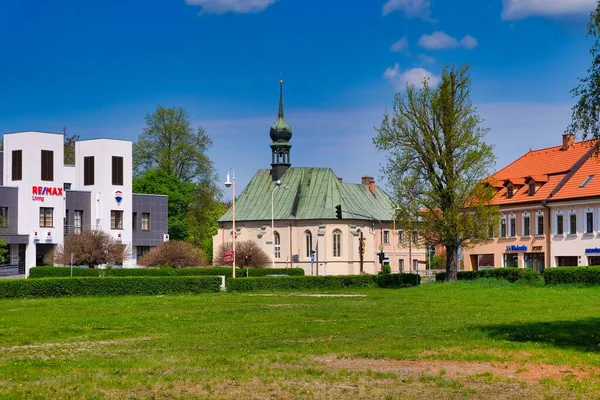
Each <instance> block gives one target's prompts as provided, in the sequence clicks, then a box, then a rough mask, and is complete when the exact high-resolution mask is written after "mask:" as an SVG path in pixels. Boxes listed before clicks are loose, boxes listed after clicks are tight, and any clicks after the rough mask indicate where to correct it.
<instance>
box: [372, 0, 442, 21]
mask: <svg viewBox="0 0 600 400" xmlns="http://www.w3.org/2000/svg"><path fill="white" fill-rule="evenodd" d="M394 11H402V12H403V13H404V15H406V16H407V17H408V18H421V19H424V20H431V18H430V17H429V16H430V15H431V2H430V0H388V1H387V2H386V3H385V4H384V5H383V11H382V14H383V15H388V14H391V13H393V12H394Z"/></svg>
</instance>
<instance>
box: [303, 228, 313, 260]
mask: <svg viewBox="0 0 600 400" xmlns="http://www.w3.org/2000/svg"><path fill="white" fill-rule="evenodd" d="M312 244H313V241H312V232H311V231H309V230H308V229H307V230H305V231H304V247H305V249H306V253H305V254H306V257H308V258H310V253H311V251H312Z"/></svg>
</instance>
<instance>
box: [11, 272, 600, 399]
mask: <svg viewBox="0 0 600 400" xmlns="http://www.w3.org/2000/svg"><path fill="white" fill-rule="evenodd" d="M320 293H323V292H320ZM329 293H336V294H341V293H354V294H357V295H360V296H357V297H314V296H298V295H296V294H294V293H290V292H287V293H276V294H262V295H261V294H239V293H238V294H232V293H219V294H207V295H197V296H172V297H168V296H165V297H85V298H60V299H27V300H2V301H0V398H2V399H4V398H16V399H19V398H23V399H52V398H57V399H70V398H77V399H78V398H86V399H88V398H89V399H105V398H108V399H113V398H115V399H121V398H124V399H129V398H134V399H137V398H159V399H163V398H164V399H171V398H237V399H247V398H255V399H265V398H270V399H292V398H303V399H304V398H317V399H340V398H342V399H343V398H365V399H371V398H382V399H388V398H389V399H397V398H416V399H421V398H423V399H425V398H427V399H430V398H469V399H471V398H482V399H498V398H506V399H514V398H523V399H536V398H540V399H541V398H555V399H565V398H598V397H600V312H599V311H600V287H594V288H575V287H570V288H566V287H528V286H523V285H519V284H514V285H513V284H508V283H506V282H503V281H488V280H480V281H472V282H457V283H454V284H427V285H423V286H421V287H415V288H410V289H400V290H393V289H360V290H345V291H330V292H329Z"/></svg>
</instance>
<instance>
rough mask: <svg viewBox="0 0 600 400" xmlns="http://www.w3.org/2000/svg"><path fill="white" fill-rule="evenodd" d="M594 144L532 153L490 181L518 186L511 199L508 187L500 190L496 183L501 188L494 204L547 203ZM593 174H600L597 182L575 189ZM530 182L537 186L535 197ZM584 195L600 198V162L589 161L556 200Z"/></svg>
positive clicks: (514, 189) (589, 142) (519, 159)
mask: <svg viewBox="0 0 600 400" xmlns="http://www.w3.org/2000/svg"><path fill="white" fill-rule="evenodd" d="M594 143H595V142H593V141H586V142H578V143H573V145H572V146H570V147H569V148H568V149H567V150H563V146H555V147H549V148H545V149H540V150H532V151H529V152H528V153H526V154H524V155H523V156H521V157H520V158H518V159H517V160H515V161H514V162H512V163H511V164H509V165H507V166H506V167H504V168H502V169H501V170H500V171H498V172H496V173H495V174H494V175H492V176H491V177H489V178H488V182H490V183H491V184H492V182H499V183H500V184H503V186H507V185H508V183H509V182H510V183H512V184H513V185H514V187H513V196H512V197H510V198H509V197H508V196H507V188H506V187H503V188H499V185H497V184H492V186H494V187H496V188H498V189H499V190H498V192H497V193H496V195H495V196H494V198H493V199H492V204H496V205H505V204H517V203H525V202H542V201H544V200H547V199H548V197H549V196H550V193H551V192H552V191H553V190H554V189H555V188H557V186H558V185H559V183H561V181H562V180H563V178H565V177H566V176H567V174H568V173H569V172H570V171H571V170H572V169H573V168H574V167H575V166H576V165H577V163H578V161H580V160H582V158H583V157H584V156H587V155H588V154H589V153H590V150H591V149H592V146H593V145H594ZM592 171H597V172H598V177H597V179H596V177H594V178H593V179H592V180H591V181H590V182H589V183H588V185H586V188H583V189H585V190H575V189H577V188H578V187H579V185H581V183H582V182H583V181H584V180H585V178H586V177H587V176H589V175H591V174H594V172H592ZM529 179H531V180H532V181H533V182H535V183H536V191H535V194H534V195H533V196H531V195H530V193H529V186H528V185H525V183H526V182H529ZM594 180H595V181H594ZM588 186H589V188H588ZM584 193H594V194H595V195H600V163H598V162H595V163H593V162H591V161H590V160H588V161H587V162H585V163H584V166H583V167H582V168H581V169H580V170H579V171H577V173H575V174H574V176H573V178H571V179H569V181H568V182H567V184H566V185H565V186H564V187H562V188H561V189H560V190H559V192H558V193H557V194H556V195H554V196H553V197H552V200H556V199H559V198H560V199H566V198H571V197H573V196H575V197H580V196H582V195H585V194H584ZM588 195H591V194H588ZM557 196H558V197H557Z"/></svg>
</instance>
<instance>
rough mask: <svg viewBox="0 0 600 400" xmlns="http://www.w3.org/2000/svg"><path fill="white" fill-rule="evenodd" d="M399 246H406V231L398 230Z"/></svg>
mask: <svg viewBox="0 0 600 400" xmlns="http://www.w3.org/2000/svg"><path fill="white" fill-rule="evenodd" d="M397 243H398V244H401V245H404V230H403V229H398V241H397Z"/></svg>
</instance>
